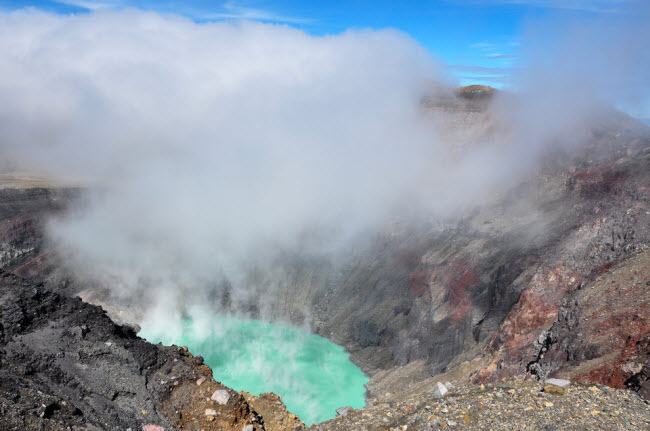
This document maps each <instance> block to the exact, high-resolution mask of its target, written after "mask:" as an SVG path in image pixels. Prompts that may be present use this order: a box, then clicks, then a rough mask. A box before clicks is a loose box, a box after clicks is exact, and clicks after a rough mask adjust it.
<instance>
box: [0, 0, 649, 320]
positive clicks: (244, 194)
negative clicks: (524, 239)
mask: <svg viewBox="0 0 650 431" xmlns="http://www.w3.org/2000/svg"><path fill="white" fill-rule="evenodd" d="M635 37H638V35H637V34H635ZM647 40H648V38H646V39H645V41H647ZM616 47H618V45H616ZM640 48H643V47H640ZM644 52H646V53H647V51H644ZM588 53H589V54H590V55H591V51H588ZM581 59H582V57H580V56H576V57H574V58H572V59H571V61H572V62H576V61H579V60H581ZM565 65H566V66H567V67H566V68H565V69H566V70H568V71H569V72H570V73H573V72H574V70H573V69H571V67H569V63H565ZM631 66H634V67H636V63H635V62H631V63H630V64H626V65H623V66H621V68H620V69H616V70H612V72H611V74H610V75H611V78H616V77H619V76H620V75H622V74H625V73H626V72H627V71H628V70H630V68H631ZM645 66H647V64H645ZM0 70H1V71H2V72H1V76H2V79H0V100H2V103H0V150H1V151H2V154H3V157H4V158H5V160H7V159H9V160H12V161H14V162H16V163H18V164H20V165H22V166H28V167H29V168H31V169H32V170H37V171H40V172H47V173H49V174H51V175H54V176H58V177H64V178H67V179H72V180H75V181H79V182H81V183H85V184H93V185H94V186H95V187H93V188H91V189H90V190H89V191H88V192H87V193H86V196H85V200H84V202H83V205H80V206H79V208H76V209H74V210H73V211H71V212H70V213H69V214H68V215H67V216H66V217H65V218H63V219H61V220H58V221H56V222H55V223H53V224H52V226H51V232H50V233H51V235H52V238H53V239H54V240H55V241H56V242H57V244H59V245H62V246H63V248H65V249H67V250H73V251H74V254H73V257H72V258H71V259H72V260H71V261H70V262H71V263H72V264H73V265H74V266H75V269H76V270H78V271H82V272H85V273H87V274H92V276H93V277H94V278H96V279H97V280H99V281H100V282H102V283H104V284H106V285H108V286H110V287H111V288H112V289H113V292H114V293H115V294H116V295H117V296H124V297H129V298H133V297H142V299H143V300H146V301H153V302H155V304H154V306H158V311H159V312H160V316H162V318H163V319H164V318H166V317H168V314H167V313H168V312H169V309H170V308H169V307H168V305H169V304H175V303H176V302H178V301H181V300H185V301H192V299H190V297H191V296H192V295H194V294H196V295H197V296H198V298H197V299H196V301H194V302H201V295H200V294H199V292H201V294H202V293H205V292H206V290H205V289H198V288H196V286H198V285H203V286H205V285H211V283H212V285H213V284H214V283H219V282H220V281H222V280H224V279H228V280H229V281H230V283H232V286H233V296H234V297H235V298H234V300H235V301H236V300H237V295H240V296H241V297H242V298H245V295H246V293H245V292H246V289H247V286H246V285H245V282H244V281H243V279H244V277H245V275H246V274H245V273H246V271H247V270H249V269H251V268H263V269H267V270H270V268H272V267H273V261H274V259H276V258H277V257H278V256H279V255H280V254H281V253H282V252H286V251H287V250H291V251H292V252H294V253H298V254H300V253H306V254H313V253H317V254H321V255H327V254H328V253H330V252H331V251H332V250H333V249H334V248H336V247H338V246H339V245H340V244H341V243H342V242H344V240H345V239H346V238H349V237H352V236H354V235H357V234H359V233H360V232H364V231H368V230H372V229H374V228H376V227H377V226H381V225H382V224H384V223H386V222H387V221H388V220H390V218H391V217H393V216H395V215H399V216H406V215H411V214H420V213H426V214H432V213H439V214H452V213H453V212H454V211H455V210H456V209H458V208H461V207H463V206H464V205H467V204H471V203H473V202H475V201H476V200H479V199H482V198H485V197H486V196H488V195H489V192H490V191H491V190H493V188H494V187H496V186H498V185H503V184H508V183H509V181H511V180H512V179H513V178H514V177H516V176H517V175H519V174H521V173H522V172H524V171H526V169H527V168H529V167H530V166H531V163H532V162H533V161H534V159H535V157H536V155H538V154H539V153H540V151H541V149H543V148H544V145H545V143H546V142H547V141H551V140H553V138H554V133H556V132H557V131H558V129H557V128H554V126H553V125H552V124H553V122H554V121H556V120H557V118H555V116H553V117H552V118H553V119H551V118H550V117H549V118H546V117H545V116H547V114H548V115H550V113H552V112H555V111H553V110H552V109H550V108H548V107H549V106H558V104H560V106H562V107H563V109H564V111H570V115H568V116H567V115H565V116H563V117H562V120H563V121H562V122H561V123H562V124H561V130H566V129H567V128H568V126H569V125H570V124H569V123H571V124H573V122H575V121H579V120H580V119H581V118H582V116H583V115H584V114H585V113H586V112H590V111H591V108H592V107H593V106H594V105H593V104H592V103H591V101H589V102H588V103H585V104H583V103H582V102H580V103H575V101H576V100H580V101H584V100H585V99H584V98H580V99H576V98H575V96H576V94H577V93H575V92H571V91H568V92H566V93H563V92H564V91H567V86H564V85H562V86H556V87H554V86H550V87H549V91H546V92H544V91H537V92H532V93H529V94H532V95H533V96H535V100H527V99H526V98H519V99H516V100H506V101H504V102H503V103H502V104H500V105H499V109H500V111H498V113H499V115H502V116H503V118H504V119H505V120H504V121H503V122H502V123H501V124H505V123H507V122H508V121H510V120H514V119H516V120H517V122H518V123H517V124H520V125H522V127H512V130H510V131H509V132H508V133H505V132H504V133H503V134H500V133H498V132H499V131H497V132H495V133H492V134H491V135H490V136H489V137H485V136H483V135H480V136H478V137H477V136H466V139H467V140H470V141H472V140H480V139H483V138H485V140H486V141H488V142H487V143H486V145H483V146H478V147H476V149H475V150H469V149H468V151H467V153H466V154H463V155H462V157H458V154H456V153H455V152H454V151H450V148H449V146H448V145H447V144H446V143H445V142H444V141H443V140H442V139H441V136H444V133H441V131H440V130H438V129H436V124H438V123H436V122H432V121H431V118H430V116H428V114H426V113H424V110H423V109H422V106H421V105H420V100H421V97H422V96H423V95H426V94H428V93H430V92H431V91H433V89H434V88H439V86H440V85H441V84H444V83H445V82H446V75H445V73H444V70H443V69H441V67H440V66H439V65H438V64H437V63H436V62H435V61H434V60H433V59H432V58H431V56H430V54H428V52H427V51H426V50H425V49H424V48H422V47H420V46H419V45H418V44H417V43H416V42H415V41H414V40H412V39H411V38H409V37H408V36H406V35H404V34H402V33H399V32H396V31H391V30H382V31H350V32H346V33H343V34H340V35H334V36H325V37H313V36H309V35H307V34H305V33H303V32H301V31H299V30H296V29H293V28H290V27H287V26H276V25H268V24H259V23H237V24H231V23H204V24H197V23H195V22H192V21H190V20H187V19H183V18H179V17H173V16H172V17H170V16H168V17H161V16H160V15H157V14H154V13H145V12H141V11H136V10H126V11H120V12H97V13H92V14H88V15H78V16H53V15H49V14H44V13H39V12H34V11H28V12H15V13H10V14H0ZM646 70H647V69H646ZM558 72H561V70H559V69H558ZM535 73H536V72H535ZM570 73H567V74H564V73H560V75H561V76H558V79H559V81H557V82H559V83H563V82H564V81H562V76H572V75H570ZM639 76H640V77H641V78H640V79H643V75H641V74H639ZM524 78H531V79H532V81H531V82H534V83H535V85H530V82H526V79H522V82H524V85H523V87H522V89H521V90H522V91H523V92H524V93H526V89H531V88H538V87H537V86H536V84H537V81H536V78H535V74H534V73H529V74H527V75H526V76H525V77H524ZM610 81H611V79H610V78H608V81H607V82H610ZM554 82H555V81H554ZM646 82H647V81H646ZM556 89H559V90H558V91H556ZM545 103H546V104H545ZM583 105H584V106H583ZM536 106H537V107H546V108H544V109H543V110H542V111H536V109H535V108H534V107H536ZM569 107H572V109H568V108H569ZM569 119H570V121H569ZM490 142H492V143H498V144H499V145H496V146H494V145H487V144H489V143H490ZM473 143H474V144H476V142H473ZM306 238H308V239H309V240H306ZM190 292H192V293H190ZM171 308H173V307H171ZM154 314H155V313H154Z"/></svg>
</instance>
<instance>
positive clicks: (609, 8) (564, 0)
mask: <svg viewBox="0 0 650 431" xmlns="http://www.w3.org/2000/svg"><path fill="white" fill-rule="evenodd" d="M451 2H452V3H456V4H465V5H479V4H480V5H483V6H485V5H488V6H489V5H494V6H502V5H520V6H530V7H536V8H545V9H564V10H574V11H584V12H592V13H606V14H609V13H623V12H627V11H629V10H631V9H633V8H634V7H635V6H637V5H639V4H641V3H642V2H641V1H637V0H451Z"/></svg>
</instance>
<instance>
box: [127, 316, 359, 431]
mask: <svg viewBox="0 0 650 431" xmlns="http://www.w3.org/2000/svg"><path fill="white" fill-rule="evenodd" d="M140 336H142V337H144V338H146V339H147V340H149V341H151V342H153V343H157V342H162V343H163V344H164V345H171V344H176V345H181V346H188V347H189V349H190V352H192V353H193V354H194V355H201V356H203V358H204V361H205V363H206V364H207V365H208V366H210V368H212V371H213V373H214V377H215V379H216V380H218V381H220V382H221V383H223V384H224V385H226V386H228V387H230V388H232V389H234V390H236V391H239V390H244V391H246V392H250V393H252V394H253V395H259V394H261V393H264V392H273V393H275V394H278V395H280V396H281V397H282V401H283V402H284V403H285V405H286V406H287V409H288V410H289V411H290V412H291V413H294V414H296V415H298V417H300V419H301V420H302V421H303V422H305V424H306V425H307V426H310V425H311V424H313V423H318V422H323V421H325V420H328V419H332V418H334V417H335V416H336V409H337V408H339V407H344V406H351V407H353V408H362V407H364V406H365V392H366V389H365V387H364V385H365V384H366V383H367V382H368V378H367V377H366V376H365V375H364V374H363V373H362V372H361V370H360V369H359V368H358V367H357V366H356V365H354V364H353V363H352V362H351V361H350V360H349V355H348V354H347V353H346V352H345V350H344V349H343V347H341V346H337V345H336V344H334V343H332V342H330V341H329V340H327V339H326V338H323V337H320V336H318V335H314V334H310V333H309V332H308V331H306V330H304V329H300V328H296V327H293V326H289V325H285V324H271V323H266V322H263V321H261V320H254V319H239V318H235V317H223V316H215V315H212V316H210V318H207V319H205V318H204V319H200V320H193V319H188V320H185V321H184V322H183V325H182V328H180V330H178V331H176V332H174V333H170V332H168V331H167V330H166V328H161V327H160V326H158V325H157V324H156V323H151V324H148V323H147V322H145V323H144V325H143V327H142V332H141V333H140Z"/></svg>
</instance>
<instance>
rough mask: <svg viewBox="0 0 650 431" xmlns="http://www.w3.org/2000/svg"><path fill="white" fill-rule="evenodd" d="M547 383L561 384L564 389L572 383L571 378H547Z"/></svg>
mask: <svg viewBox="0 0 650 431" xmlns="http://www.w3.org/2000/svg"><path fill="white" fill-rule="evenodd" d="M546 384H547V385H554V386H559V387H561V388H562V389H566V388H568V387H569V385H570V384H571V380H566V379H546Z"/></svg>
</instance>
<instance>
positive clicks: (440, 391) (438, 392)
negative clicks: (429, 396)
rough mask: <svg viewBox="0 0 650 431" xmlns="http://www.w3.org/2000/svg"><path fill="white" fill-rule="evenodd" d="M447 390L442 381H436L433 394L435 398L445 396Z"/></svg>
mask: <svg viewBox="0 0 650 431" xmlns="http://www.w3.org/2000/svg"><path fill="white" fill-rule="evenodd" d="M447 392H449V390H448V389H447V387H446V386H445V385H443V384H442V383H440V382H438V383H436V389H435V391H433V396H434V397H436V398H442V397H444V396H445V394H446V393H447Z"/></svg>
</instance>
